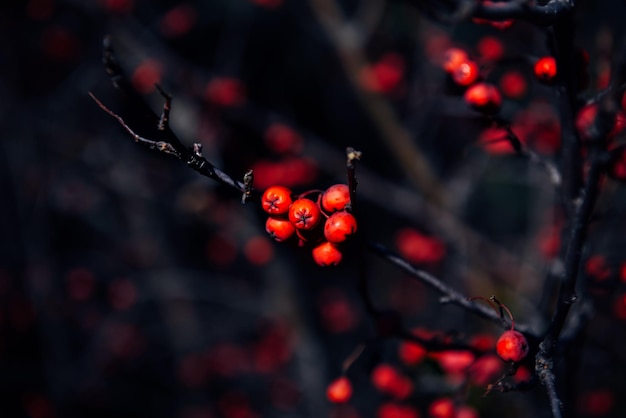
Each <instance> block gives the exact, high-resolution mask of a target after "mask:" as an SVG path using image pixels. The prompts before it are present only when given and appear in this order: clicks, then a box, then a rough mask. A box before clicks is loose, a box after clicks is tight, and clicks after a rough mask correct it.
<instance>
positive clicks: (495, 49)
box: [476, 36, 504, 61]
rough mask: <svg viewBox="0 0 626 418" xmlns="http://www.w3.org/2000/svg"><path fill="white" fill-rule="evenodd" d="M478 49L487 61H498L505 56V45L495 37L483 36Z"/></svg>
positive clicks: (477, 46)
mask: <svg viewBox="0 0 626 418" xmlns="http://www.w3.org/2000/svg"><path fill="white" fill-rule="evenodd" d="M476 49H477V50H478V53H479V54H480V56H481V57H482V58H483V59H485V60H487V61H497V60H499V59H500V58H502V56H503V55H504V45H503V44H502V41H501V40H500V39H498V38H496V37H495V36H483V37H482V38H480V41H478V44H477V45H476Z"/></svg>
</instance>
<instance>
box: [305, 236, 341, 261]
mask: <svg viewBox="0 0 626 418" xmlns="http://www.w3.org/2000/svg"><path fill="white" fill-rule="evenodd" d="M312 255H313V260H314V261H315V262H316V263H317V264H318V265H320V266H322V267H325V266H336V265H337V264H339V263H340V262H341V259H342V258H343V254H342V253H341V251H339V249H338V248H337V247H336V246H335V245H334V244H333V243H331V242H328V241H324V242H322V243H321V244H319V245H317V246H316V247H315V248H313V251H312Z"/></svg>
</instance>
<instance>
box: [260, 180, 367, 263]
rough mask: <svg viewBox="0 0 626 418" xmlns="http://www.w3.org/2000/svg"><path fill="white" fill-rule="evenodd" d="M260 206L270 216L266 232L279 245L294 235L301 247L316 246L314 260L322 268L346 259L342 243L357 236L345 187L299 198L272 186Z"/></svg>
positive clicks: (342, 185)
mask: <svg viewBox="0 0 626 418" xmlns="http://www.w3.org/2000/svg"><path fill="white" fill-rule="evenodd" d="M311 197H315V200H313V199H311ZM261 206H262V207H263V210H264V211H265V212H267V213H268V214H269V217H268V218H267V221H266V223H265V230H266V231H267V233H268V234H270V236H271V237H272V238H274V239H275V240H276V241H279V242H282V241H286V240H288V239H291V238H292V237H294V236H295V237H297V239H298V244H299V245H300V246H307V245H311V246H313V250H312V255H313V260H314V261H315V262H316V263H317V264H319V265H320V266H334V265H337V264H339V262H341V259H342V258H343V253H342V252H341V249H340V246H341V244H342V243H343V242H344V241H346V239H347V238H348V237H349V236H350V235H353V234H354V233H356V229H357V222H356V219H355V217H354V215H352V213H350V191H349V189H348V186H347V185H345V184H335V185H332V186H330V187H329V188H328V189H326V190H325V191H322V190H311V191H308V192H305V193H302V194H300V195H298V196H294V195H293V193H292V191H291V189H289V188H288V187H284V186H271V187H268V188H267V189H266V190H265V192H264V193H263V196H262V198H261ZM322 220H324V222H322Z"/></svg>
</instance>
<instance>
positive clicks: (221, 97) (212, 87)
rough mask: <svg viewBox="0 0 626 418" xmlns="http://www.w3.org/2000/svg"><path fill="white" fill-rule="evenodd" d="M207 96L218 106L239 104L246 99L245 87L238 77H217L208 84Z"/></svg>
mask: <svg viewBox="0 0 626 418" xmlns="http://www.w3.org/2000/svg"><path fill="white" fill-rule="evenodd" d="M205 97H206V98H207V100H209V101H210V102H212V103H215V104H216V105H218V106H223V107H233V106H239V105H240V104H242V103H243V102H244V101H245V99H246V96H245V87H244V85H243V83H242V82H241V81H239V80H237V79H236V78H232V77H215V78H214V79H212V80H211V81H209V84H207V86H206V91H205Z"/></svg>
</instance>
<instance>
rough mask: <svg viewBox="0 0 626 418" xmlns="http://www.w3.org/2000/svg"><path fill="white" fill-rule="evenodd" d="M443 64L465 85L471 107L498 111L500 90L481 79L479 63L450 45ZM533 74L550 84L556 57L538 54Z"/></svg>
mask: <svg viewBox="0 0 626 418" xmlns="http://www.w3.org/2000/svg"><path fill="white" fill-rule="evenodd" d="M442 67H443V69H444V71H446V72H447V73H448V74H449V75H450V77H451V79H452V81H454V83H455V84H457V85H459V86H461V87H466V88H467V90H465V94H464V97H463V98H464V99H465V102H466V103H467V104H468V105H470V106H471V107H472V108H474V109H476V110H478V111H480V112H483V113H487V114H494V113H497V112H498V110H499V109H500V106H501V105H502V96H501V94H500V90H499V89H498V88H497V87H496V86H494V85H493V84H490V83H488V82H485V81H481V73H480V67H479V66H478V64H477V63H476V62H475V61H474V60H473V59H472V58H470V57H469V55H468V54H467V53H466V52H465V51H464V50H463V49H460V48H449V49H448V50H447V51H446V52H445V54H444V57H443V62H442ZM533 71H534V74H535V77H536V78H537V79H538V80H539V81H540V82H542V83H546V84H550V83H552V82H554V80H555V78H556V74H557V72H556V60H555V59H554V58H553V57H550V56H546V57H541V58H539V59H538V60H537V61H536V62H535V65H534V67H533Z"/></svg>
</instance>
